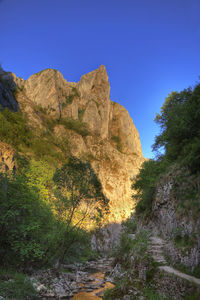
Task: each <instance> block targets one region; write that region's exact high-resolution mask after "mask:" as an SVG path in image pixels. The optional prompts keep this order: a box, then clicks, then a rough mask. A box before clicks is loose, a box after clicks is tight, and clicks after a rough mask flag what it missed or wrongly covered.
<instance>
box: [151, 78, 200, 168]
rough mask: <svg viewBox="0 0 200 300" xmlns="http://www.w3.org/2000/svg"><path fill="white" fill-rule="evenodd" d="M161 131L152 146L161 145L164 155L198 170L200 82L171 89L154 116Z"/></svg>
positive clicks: (172, 160)
mask: <svg viewBox="0 0 200 300" xmlns="http://www.w3.org/2000/svg"><path fill="white" fill-rule="evenodd" d="M155 121H156V123H158V124H159V125H160V127H161V134H160V135H158V136H157V137H156V139H155V143H154V145H153V150H155V151H157V150H159V149H162V148H164V150H165V159H167V160H169V162H170V163H173V162H175V161H176V162H179V163H180V164H181V165H184V166H187V167H189V168H190V170H191V171H192V172H194V173H195V172H199V170H200V84H198V85H196V87H195V88H194V89H193V90H192V89H191V88H189V89H186V90H183V91H182V92H180V93H177V92H172V93H171V94H170V95H169V97H168V98H166V100H165V103H164V105H163V106H162V108H161V113H160V114H157V116H156V118H155Z"/></svg>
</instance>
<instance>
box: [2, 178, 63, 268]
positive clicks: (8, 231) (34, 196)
mask: <svg viewBox="0 0 200 300" xmlns="http://www.w3.org/2000/svg"><path fill="white" fill-rule="evenodd" d="M0 206H1V211H0V225H1V234H0V244H1V249H0V260H1V265H5V266H6V265H7V264H9V265H14V266H17V265H21V267H22V268H26V267H27V266H30V265H31V264H38V263H39V264H42V262H46V261H47V258H48V259H50V257H49V255H50V256H51V255H52V251H54V250H55V247H56V246H55V245H56V243H57V242H58V240H59V238H60V235H61V232H62V230H61V229H62V226H61V225H60V224H59V223H58V222H57V221H56V220H55V218H54V216H53V214H52V212H51V210H50V207H49V206H48V205H47V203H45V202H44V201H42V199H41V198H40V196H39V193H38V190H37V188H36V187H30V186H29V185H28V183H27V181H26V179H25V177H23V176H19V175H16V176H14V177H13V178H8V177H7V176H6V175H3V174H2V175H1V177H0ZM59 231H60V233H59Z"/></svg>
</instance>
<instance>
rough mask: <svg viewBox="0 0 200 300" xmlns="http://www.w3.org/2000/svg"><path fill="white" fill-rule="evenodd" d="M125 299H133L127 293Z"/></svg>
mask: <svg viewBox="0 0 200 300" xmlns="http://www.w3.org/2000/svg"><path fill="white" fill-rule="evenodd" d="M123 300H131V297H130V296H129V295H125V296H124V297H123Z"/></svg>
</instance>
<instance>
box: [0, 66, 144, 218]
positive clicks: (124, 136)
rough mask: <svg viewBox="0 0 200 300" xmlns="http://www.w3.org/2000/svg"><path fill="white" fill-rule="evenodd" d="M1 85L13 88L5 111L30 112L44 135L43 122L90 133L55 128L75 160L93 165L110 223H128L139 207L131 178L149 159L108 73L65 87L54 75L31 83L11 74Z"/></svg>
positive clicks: (37, 76)
mask: <svg viewBox="0 0 200 300" xmlns="http://www.w3.org/2000/svg"><path fill="white" fill-rule="evenodd" d="M6 78H7V79H6ZM0 79H1V81H0V84H1V83H2V85H3V83H4V89H5V81H6V80H7V81H8V82H10V83H9V84H10V87H11V86H12V88H10V89H9V88H7V87H6V89H7V91H8V92H9V93H10V95H7V97H3V96H2V90H3V87H2V88H1V87H0V90H1V93H0V103H1V105H2V106H3V107H6V106H7V107H9V108H11V109H13V110H17V109H20V110H22V111H24V112H26V114H27V116H28V119H29V123H30V125H31V126H33V127H35V128H38V129H40V130H45V125H44V122H43V119H44V118H48V119H51V120H54V121H56V120H61V119H62V120H65V121H66V120H68V121H69V120H74V121H77V122H78V124H79V126H80V127H81V124H82V125H83V126H82V127H83V128H85V127H84V126H86V127H87V134H80V132H79V131H76V130H74V129H73V128H70V127H69V128H66V126H63V124H62V122H60V123H56V122H55V124H54V128H53V133H54V135H55V136H56V137H57V138H58V139H61V140H65V139H67V140H68V141H69V145H70V150H69V151H70V152H71V154H72V155H74V156H77V157H79V158H82V159H86V160H87V159H89V160H90V161H91V164H92V166H93V168H94V170H95V171H96V173H97V174H98V176H99V179H100V181H101V183H102V186H103V189H104V193H105V195H106V196H107V197H108V198H109V199H110V212H111V213H110V216H109V220H110V221H112V222H119V221H121V220H123V219H125V218H127V217H128V216H129V215H130V212H131V209H132V207H133V204H134V203H133V200H132V199H131V194H132V191H131V189H130V186H131V181H130V177H132V176H134V175H135V174H136V173H137V172H138V169H139V168H140V165H141V163H142V162H143V161H144V158H143V155H142V149H141V143H140V138H139V134H138V131H137V129H136V127H135V125H134V124H133V121H132V119H131V118H130V116H129V114H128V111H127V110H126V109H125V108H124V107H123V106H121V105H120V104H118V103H115V102H112V101H111V100H110V84H109V81H108V75H107V72H106V69H105V67H104V66H100V67H99V69H97V70H95V71H93V72H90V73H88V74H86V75H83V76H82V77H81V79H80V81H79V82H78V83H74V82H68V81H66V80H65V79H64V78H63V76H62V74H61V73H60V72H58V71H56V70H53V69H46V70H44V71H41V72H39V73H37V74H34V75H32V76H31V77H29V78H28V80H26V81H25V80H23V79H21V78H17V77H16V76H15V75H14V74H12V73H8V72H7V73H6V72H3V73H1V74H0ZM13 91H14V95H15V98H14V97H13ZM4 94H5V93H4ZM39 111H42V112H43V114H41V113H40V112H39ZM44 113H45V114H44ZM84 124H86V125H84Z"/></svg>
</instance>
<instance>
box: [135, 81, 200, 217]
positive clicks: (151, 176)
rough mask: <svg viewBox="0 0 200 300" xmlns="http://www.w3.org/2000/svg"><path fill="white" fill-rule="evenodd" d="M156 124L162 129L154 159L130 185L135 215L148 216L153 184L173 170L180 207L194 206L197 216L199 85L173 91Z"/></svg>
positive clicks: (153, 190)
mask: <svg viewBox="0 0 200 300" xmlns="http://www.w3.org/2000/svg"><path fill="white" fill-rule="evenodd" d="M155 121H156V123H158V124H159V125H160V127H161V133H160V134H159V135H158V136H156V139H155V143H154V145H153V149H154V150H155V151H156V152H157V158H156V159H155V160H149V161H146V162H145V163H144V164H143V166H142V168H141V171H140V173H139V174H138V175H137V177H136V179H134V180H133V184H132V188H133V189H134V190H137V191H138V193H137V196H136V198H137V205H136V213H137V214H139V215H144V214H146V215H148V214H149V213H150V211H151V207H152V202H153V200H154V196H155V189H156V185H157V184H158V182H159V179H160V178H161V176H162V175H164V174H166V173H167V172H168V171H169V170H170V169H172V168H173V169H174V172H176V173H177V174H176V193H177V198H178V199H179V202H180V206H182V207H183V209H185V208H186V207H187V208H188V205H189V206H190V208H192V206H194V205H195V211H196V213H199V211H200V203H199V193H200V191H199V184H198V182H199V176H200V155H199V153H200V84H197V85H196V86H195V87H194V88H193V89H192V88H188V89H186V90H183V91H181V92H180V93H178V92H172V93H171V94H170V95H169V96H168V97H167V98H166V100H165V103H164V104H163V106H162V108H161V113H160V114H157V116H156V118H155ZM159 151H160V152H159ZM183 190H184V193H183ZM134 197H135V196H134Z"/></svg>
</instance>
